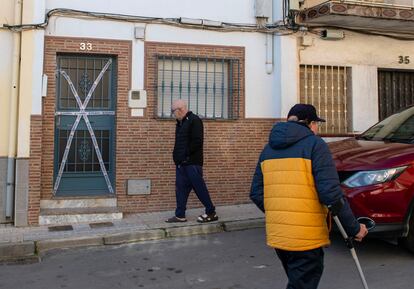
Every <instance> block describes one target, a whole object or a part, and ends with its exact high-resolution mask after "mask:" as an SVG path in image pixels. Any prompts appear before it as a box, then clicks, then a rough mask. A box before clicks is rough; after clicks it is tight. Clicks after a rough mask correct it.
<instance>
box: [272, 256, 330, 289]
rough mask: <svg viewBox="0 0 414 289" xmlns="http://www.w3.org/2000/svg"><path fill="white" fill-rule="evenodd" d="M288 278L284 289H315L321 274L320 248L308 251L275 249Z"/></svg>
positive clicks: (321, 258) (321, 259)
mask: <svg viewBox="0 0 414 289" xmlns="http://www.w3.org/2000/svg"><path fill="white" fill-rule="evenodd" d="M275 250H276V254H277V256H278V257H279V259H280V261H282V265H283V268H284V269H285V272H286V275H287V276H288V278H289V282H288V285H287V287H286V289H316V288H318V284H319V280H320V279H321V276H322V272H323V256H324V252H323V249H322V248H317V249H313V250H308V251H284V250H280V249H275Z"/></svg>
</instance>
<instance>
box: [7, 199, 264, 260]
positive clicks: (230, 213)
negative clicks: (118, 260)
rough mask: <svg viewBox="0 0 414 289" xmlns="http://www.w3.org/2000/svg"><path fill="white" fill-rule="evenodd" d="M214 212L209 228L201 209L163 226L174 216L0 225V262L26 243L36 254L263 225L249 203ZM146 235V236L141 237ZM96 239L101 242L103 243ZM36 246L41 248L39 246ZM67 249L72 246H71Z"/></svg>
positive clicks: (225, 207)
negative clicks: (53, 227)
mask: <svg viewBox="0 0 414 289" xmlns="http://www.w3.org/2000/svg"><path fill="white" fill-rule="evenodd" d="M216 211H217V215H218V216H219V221H218V222H213V223H212V224H214V223H215V224H214V225H213V226H207V225H206V224H199V223H197V222H196V218H197V216H198V215H200V214H202V213H203V209H201V208H199V209H189V210H187V220H188V221H187V222H185V223H179V224H168V223H165V220H166V219H167V218H168V217H171V216H173V214H174V212H173V211H166V212H155V213H142V214H130V215H125V216H124V218H123V219H122V220H115V221H112V224H104V223H102V224H100V225H99V224H98V226H96V227H93V226H92V227H91V226H90V224H87V223H85V224H73V225H72V227H73V230H69V231H50V230H49V228H48V226H38V227H24V228H15V227H13V226H10V225H0V260H1V259H2V257H8V256H4V255H9V253H7V252H10V250H11V249H10V248H13V246H14V245H16V246H19V245H21V244H30V246H34V248H35V249H34V251H35V254H36V253H38V252H39V248H43V249H45V248H46V247H47V246H45V244H46V243H47V244H49V243H50V242H51V241H52V242H53V241H55V242H57V243H58V245H56V243H55V245H53V246H52V247H53V249H55V248H60V247H61V248H64V247H65V246H68V245H67V243H65V241H69V242H70V241H71V240H73V241H74V242H75V243H76V244H77V245H79V246H82V242H81V241H77V240H85V242H84V245H85V246H88V245H89V244H90V241H91V240H92V239H94V240H98V241H99V242H98V244H97V245H100V244H101V243H102V245H103V244H109V243H110V242H105V239H107V238H111V237H114V236H115V237H116V236H122V234H124V236H127V237H123V238H122V240H124V242H128V238H129V241H134V240H137V239H136V234H140V233H148V232H150V233H151V232H157V235H158V237H152V238H151V237H140V238H139V240H145V238H147V239H159V238H160V237H159V235H160V232H161V236H162V237H165V238H167V237H171V236H180V235H183V236H185V235H190V234H198V233H200V234H205V233H214V232H217V231H229V230H242V229H248V228H254V227H262V226H263V213H262V212H261V211H260V210H259V209H257V208H256V206H254V205H253V204H242V205H234V206H219V207H217V208H216ZM177 227H178V228H177ZM177 229H178V231H177ZM173 231H174V232H173ZM131 234H135V235H134V238H131V236H130V235H131ZM147 235H148V234H146V235H145V236H147ZM162 237H161V238H162ZM100 239H103V241H101V240H100ZM88 240H89V243H88ZM125 240H126V241H125ZM121 243H122V242H121ZM40 244H42V245H41V246H39V245H40ZM65 244H66V245H65ZM94 245H96V244H94ZM52 247H51V248H52ZM69 247H72V245H71V246H69ZM36 248H37V249H36ZM30 250H31V249H30ZM18 251H19V250H17V252H18ZM2 252H3V256H2ZM4 252H6V253H4ZM10 254H11V253H10ZM11 255H12V256H11V257H16V258H17V257H19V253H14V254H11ZM9 257H10V256H9ZM3 259H4V258H3Z"/></svg>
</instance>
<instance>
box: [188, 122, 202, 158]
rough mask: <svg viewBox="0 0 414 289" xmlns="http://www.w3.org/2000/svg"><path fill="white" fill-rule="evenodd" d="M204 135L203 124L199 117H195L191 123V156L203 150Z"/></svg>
mask: <svg viewBox="0 0 414 289" xmlns="http://www.w3.org/2000/svg"><path fill="white" fill-rule="evenodd" d="M203 135H204V128H203V122H202V121H201V119H200V118H199V117H195V118H194V119H193V121H192V123H191V134H190V155H193V154H194V153H196V152H198V151H201V150H202V149H203Z"/></svg>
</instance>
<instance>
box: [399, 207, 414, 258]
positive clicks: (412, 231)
mask: <svg viewBox="0 0 414 289" xmlns="http://www.w3.org/2000/svg"><path fill="white" fill-rule="evenodd" d="M400 242H401V244H402V245H403V246H404V247H406V248H407V249H408V250H409V251H410V252H412V253H414V212H412V214H411V217H410V220H409V222H408V235H407V237H404V238H401V239H400Z"/></svg>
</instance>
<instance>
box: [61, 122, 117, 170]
mask: <svg viewBox="0 0 414 289" xmlns="http://www.w3.org/2000/svg"><path fill="white" fill-rule="evenodd" d="M94 132H95V136H96V140H97V142H98V146H99V149H100V151H101V155H102V160H103V163H104V165H105V168H106V170H107V171H109V170H110V167H109V164H110V161H109V158H110V151H109V147H110V138H109V135H110V132H109V131H108V130H95V131H94ZM58 134H59V135H58V137H59V152H58V153H59V164H60V163H62V159H63V153H64V151H65V147H66V143H67V141H68V138H69V135H70V130H58ZM72 146H73V149H71V150H70V151H69V155H68V158H67V161H66V166H65V168H64V172H100V171H101V168H100V165H99V160H98V158H97V157H96V152H95V148H94V146H93V143H92V140H91V138H90V136H89V132H88V131H87V130H78V131H76V132H75V135H74V137H73V142H72Z"/></svg>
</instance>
